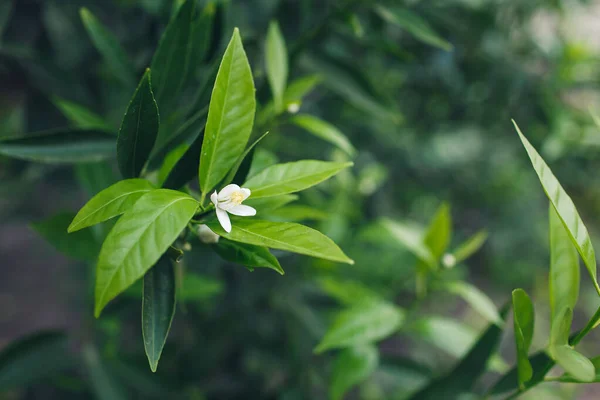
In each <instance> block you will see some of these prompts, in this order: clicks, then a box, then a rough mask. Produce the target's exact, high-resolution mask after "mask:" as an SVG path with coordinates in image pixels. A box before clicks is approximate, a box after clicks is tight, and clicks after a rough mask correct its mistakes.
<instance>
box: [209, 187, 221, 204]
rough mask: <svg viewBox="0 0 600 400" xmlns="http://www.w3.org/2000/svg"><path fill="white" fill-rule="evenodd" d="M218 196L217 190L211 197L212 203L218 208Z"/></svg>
mask: <svg viewBox="0 0 600 400" xmlns="http://www.w3.org/2000/svg"><path fill="white" fill-rule="evenodd" d="M217 197H218V194H217V191H216V190H215V192H214V193H213V194H211V195H210V201H212V203H213V204H214V205H215V207H217V205H218V203H219V200H218V198H217Z"/></svg>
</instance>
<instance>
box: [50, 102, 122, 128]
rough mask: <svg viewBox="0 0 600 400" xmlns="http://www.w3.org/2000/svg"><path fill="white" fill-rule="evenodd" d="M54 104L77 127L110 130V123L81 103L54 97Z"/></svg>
mask: <svg viewBox="0 0 600 400" xmlns="http://www.w3.org/2000/svg"><path fill="white" fill-rule="evenodd" d="M53 102H54V104H55V105H56V107H58V109H59V110H60V112H61V113H62V114H63V115H64V116H65V117H66V118H67V119H68V120H69V121H70V122H71V123H73V124H74V125H75V126H76V127H77V128H81V129H100V130H105V131H110V130H111V128H110V126H109V125H108V123H107V122H106V121H105V120H104V119H103V118H102V117H101V116H99V115H97V114H96V113H94V112H92V111H90V110H89V109H87V108H86V107H84V106H82V105H81V104H77V103H73V102H70V101H67V100H64V99H61V98H58V97H56V98H54V100H53Z"/></svg>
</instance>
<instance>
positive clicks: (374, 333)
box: [315, 301, 404, 353]
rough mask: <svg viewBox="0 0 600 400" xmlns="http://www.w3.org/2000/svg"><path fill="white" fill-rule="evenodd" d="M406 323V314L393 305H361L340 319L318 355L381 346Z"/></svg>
mask: <svg viewBox="0 0 600 400" xmlns="http://www.w3.org/2000/svg"><path fill="white" fill-rule="evenodd" d="M403 322H404V311H403V310H402V309H400V308H398V307H396V306H395V305H393V304H389V303H386V302H381V301H374V302H367V303H362V304H357V305H355V306H354V307H352V308H349V309H346V310H344V311H341V312H340V313H339V314H338V315H337V317H336V318H335V320H334V322H333V324H332V325H331V326H330V327H329V329H328V330H327V333H325V336H324V337H323V339H322V340H321V342H320V343H319V345H318V346H317V347H316V348H315V353H322V352H324V351H325V350H329V349H336V348H345V347H353V346H359V345H365V344H369V343H374V342H377V341H379V340H382V339H385V338H386V337H388V336H389V335H391V334H392V333H394V332H395V331H397V330H398V329H399V328H400V326H401V325H402V323H403Z"/></svg>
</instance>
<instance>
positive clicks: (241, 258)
mask: <svg viewBox="0 0 600 400" xmlns="http://www.w3.org/2000/svg"><path fill="white" fill-rule="evenodd" d="M214 249H215V251H216V252H217V253H218V254H219V255H220V256H221V257H223V259H225V260H227V261H230V262H232V263H236V264H241V265H244V266H246V267H248V268H250V269H254V268H261V267H262V268H271V269H273V270H275V271H277V272H279V273H280V274H281V275H283V274H284V272H283V268H281V265H280V264H279V261H278V260H277V258H276V257H275V256H274V255H273V254H271V252H269V249H267V248H266V247H261V246H255V245H251V244H246V243H237V242H233V241H230V240H227V239H221V240H219V243H217V244H216V245H215V246H214Z"/></svg>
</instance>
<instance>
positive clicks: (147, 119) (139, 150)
mask: <svg viewBox="0 0 600 400" xmlns="http://www.w3.org/2000/svg"><path fill="white" fill-rule="evenodd" d="M158 125H159V116H158V107H157V105H156V101H155V100H154V94H153V93H152V86H151V83H150V70H149V69H148V70H146V73H145V74H144V76H143V77H142V79H141V81H140V84H139V85H138V87H137V89H136V90H135V93H134V94H133V97H132V99H131V102H130V103H129V106H128V107H127V111H126V112H125V116H124V117H123V122H122V123H121V128H120V129H119V137H118V138H117V161H118V163H119V170H120V171H121V174H122V175H123V177H124V178H136V177H138V176H139V175H140V173H141V172H142V169H143V168H144V165H145V164H146V161H148V158H149V157H150V152H151V151H152V148H153V147H154V142H155V140H156V135H157V134H158Z"/></svg>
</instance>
